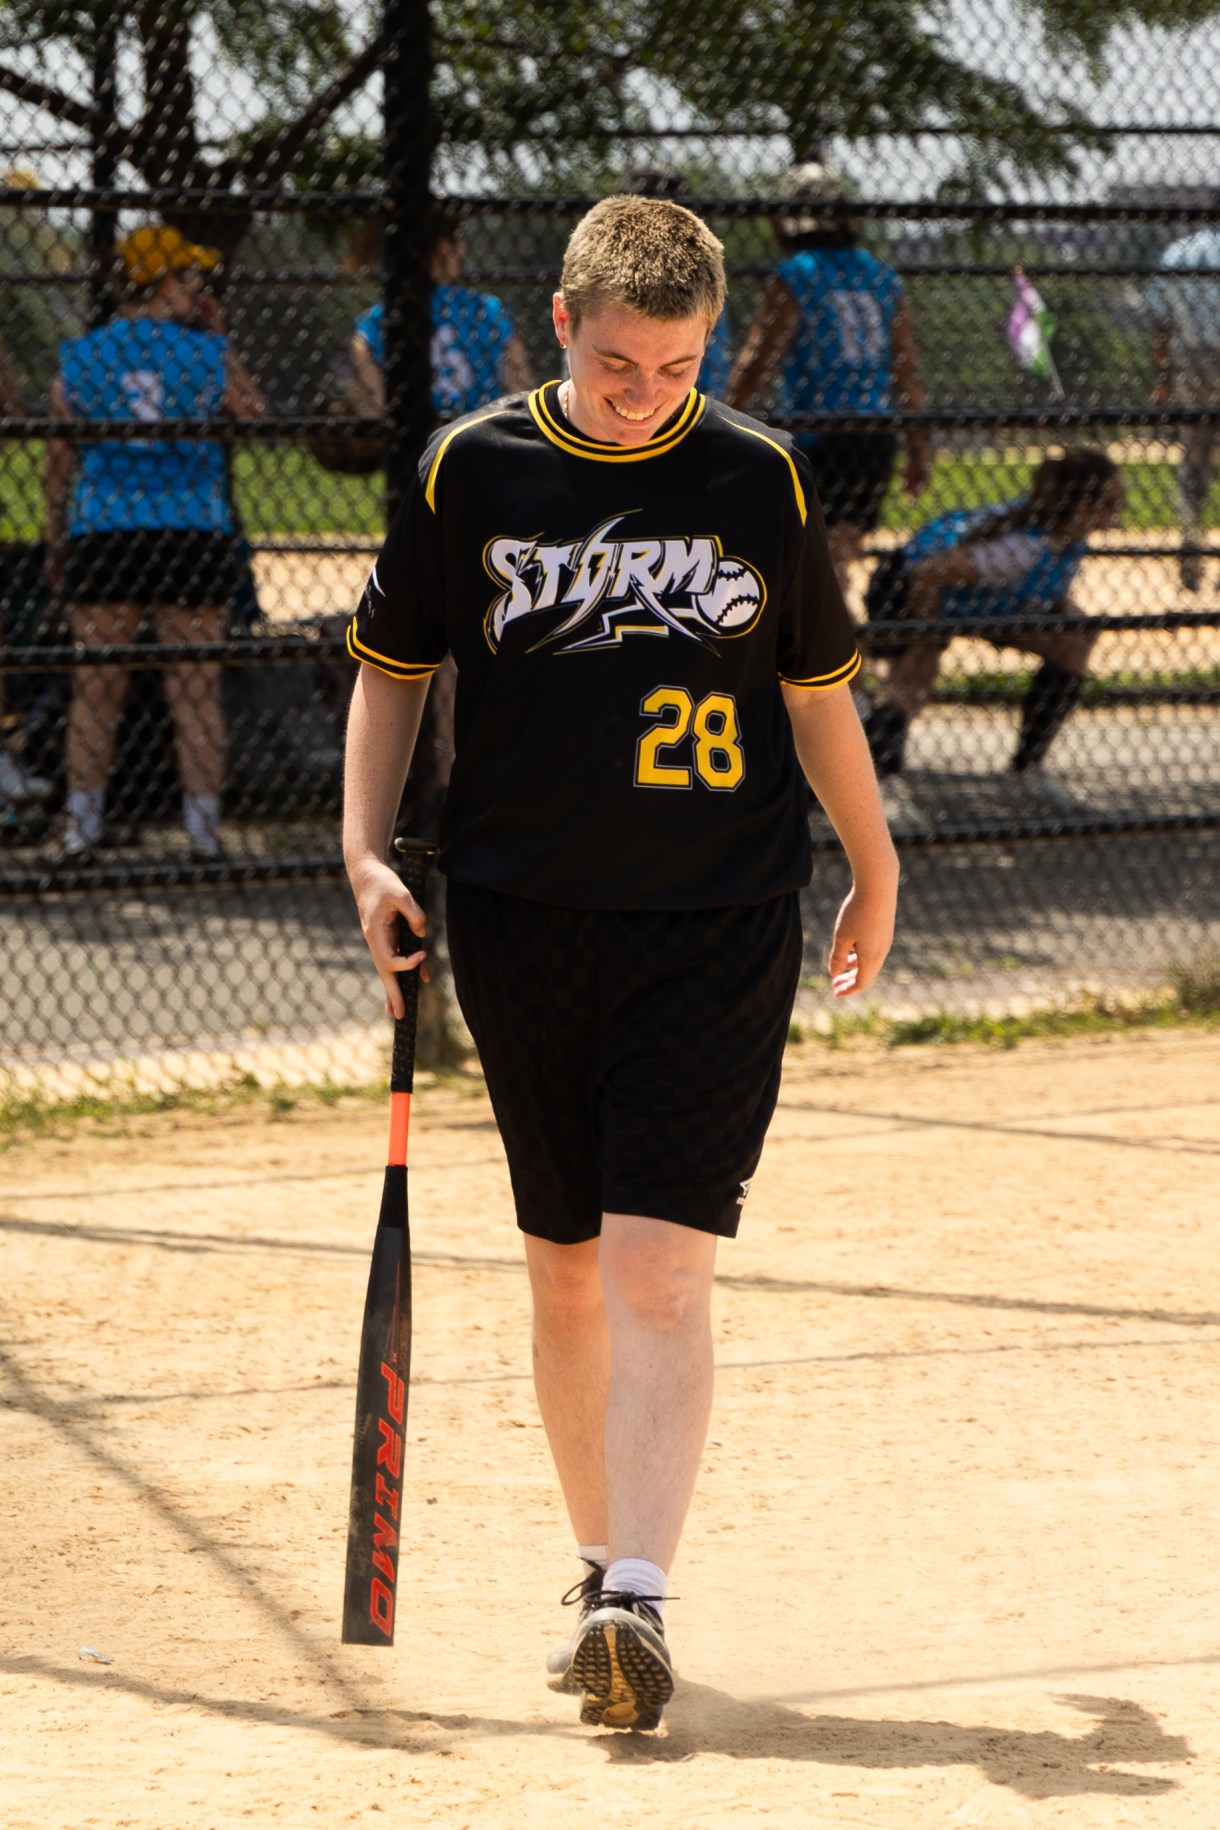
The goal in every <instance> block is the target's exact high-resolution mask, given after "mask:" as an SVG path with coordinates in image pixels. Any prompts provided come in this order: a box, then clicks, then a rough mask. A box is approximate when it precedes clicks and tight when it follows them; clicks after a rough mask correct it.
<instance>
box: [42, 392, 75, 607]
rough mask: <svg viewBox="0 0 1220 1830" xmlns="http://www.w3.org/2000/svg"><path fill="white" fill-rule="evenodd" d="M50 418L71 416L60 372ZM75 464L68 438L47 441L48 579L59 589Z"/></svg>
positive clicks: (73, 453)
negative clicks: (70, 486)
mask: <svg viewBox="0 0 1220 1830" xmlns="http://www.w3.org/2000/svg"><path fill="white" fill-rule="evenodd" d="M50 404H51V417H52V418H53V419H71V417H72V414H71V411H70V409H69V407H68V397H67V394H66V393H65V391H64V384H63V377H62V376H61V375H57V376H56V377H55V380H54V382H53V383H52V384H51V403H50ZM75 467H76V447H75V446H74V445H73V444H72V443H71V442H70V441H69V440H68V439H66V438H51V439H48V440H47V462H46V471H45V473H44V477H43V488H44V491H45V495H46V511H47V521H46V542H47V582H48V584H49V585H51V587H52V588H53V589H55V588H57V587H58V585H59V583H60V581H61V579H62V577H63V567H64V542H65V540H66V539H67V533H68V488H69V485H70V484H71V481H72V472H73V470H74V469H75Z"/></svg>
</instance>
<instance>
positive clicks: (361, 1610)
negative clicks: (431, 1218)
mask: <svg viewBox="0 0 1220 1830" xmlns="http://www.w3.org/2000/svg"><path fill="white" fill-rule="evenodd" d="M395 845H396V848H397V850H398V851H399V852H400V853H401V854H402V878H403V882H404V883H405V884H406V886H407V888H408V889H409V890H410V892H411V894H412V895H413V896H414V898H415V900H416V902H418V903H419V904H420V906H421V907H422V906H423V899H424V873H425V870H426V869H427V865H428V860H429V859H430V858H431V857H432V856H433V854H434V852H435V850H436V847H435V846H434V845H428V844H426V843H425V842H424V841H423V840H420V839H398V840H396V841H395ZM414 944H415V943H414V936H413V935H412V934H411V933H410V930H409V929H408V928H407V926H406V923H405V922H404V921H401V920H400V922H399V950H400V951H401V952H403V953H407V954H409V953H410V952H412V951H413V949H414ZM398 985H399V989H400V990H401V992H402V999H403V1005H404V1011H403V1015H402V1016H401V1017H396V1018H395V1019H394V1047H393V1052H392V1054H391V1057H390V1148H389V1153H388V1160H387V1163H386V1172H385V1181H384V1183H383V1184H382V1190H381V1213H380V1215H379V1217H378V1221H377V1233H376V1237H375V1238H374V1240H373V1262H372V1265H371V1267H370V1270H369V1287H368V1294H367V1296H366V1297H365V1299H364V1327H363V1330H362V1332H361V1336H360V1369H359V1372H358V1374H357V1377H356V1432H355V1440H354V1442H353V1445H352V1491H351V1502H350V1506H349V1509H348V1521H347V1575H346V1580H345V1583H344V1589H343V1641H344V1644H345V1645H349V1646H351V1645H354V1646H392V1645H393V1643H394V1606H395V1600H396V1597H397V1594H398V1544H399V1538H400V1536H401V1533H402V1495H403V1461H404V1456H405V1450H406V1441H407V1393H408V1390H409V1387H410V1382H411V1232H410V1224H409V1220H408V1215H407V1132H408V1129H409V1125H410V1115H411V1090H412V1087H413V1085H414V1080H415V1020H416V1015H417V1013H418V1009H419V968H418V967H415V968H414V969H413V970H412V971H410V972H400V973H399V974H398Z"/></svg>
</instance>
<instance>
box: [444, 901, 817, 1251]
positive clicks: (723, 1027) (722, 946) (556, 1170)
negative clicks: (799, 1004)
mask: <svg viewBox="0 0 1220 1830" xmlns="http://www.w3.org/2000/svg"><path fill="white" fill-rule="evenodd" d="M447 911H448V912H447V922H448V936H449V956H450V959H451V961H452V964H453V976H454V983H455V986H456V989H457V994H458V1000H459V1002H460V1004H461V1007H462V1012H463V1015H464V1016H465V1018H466V1021H467V1023H468V1024H469V1025H470V1031H471V1034H472V1035H473V1037H474V1039H475V1042H476V1043H477V1045H478V1050H479V1055H480V1058H481V1060H482V1063H483V1072H484V1074H485V1075H486V1077H487V1087H488V1091H489V1093H490V1094H491V1101H492V1106H493V1108H494V1110H495V1114H496V1121H497V1123H498V1125H499V1127H500V1135H501V1137H502V1138H503V1140H504V1149H505V1153H506V1154H507V1157H508V1167H509V1173H510V1175H511V1177H512V1185H513V1195H514V1198H515V1201H516V1207H517V1224H518V1226H519V1227H520V1228H521V1230H522V1232H525V1233H532V1234H534V1235H535V1236H536V1237H538V1238H541V1239H549V1240H552V1241H553V1242H554V1243H555V1244H557V1245H575V1244H578V1243H579V1242H580V1241H581V1240H585V1239H594V1238H596V1237H597V1235H598V1233H599V1232H600V1230H601V1217H602V1214H603V1213H621V1214H642V1215H645V1216H646V1217H648V1218H649V1219H655V1220H669V1221H673V1222H674V1223H676V1224H677V1225H679V1226H690V1227H694V1228H695V1229H696V1230H697V1231H698V1232H703V1233H718V1234H720V1235H721V1236H722V1237H724V1238H730V1239H731V1238H732V1237H733V1235H734V1234H735V1233H736V1231H737V1225H738V1222H739V1220H740V1218H741V1205H742V1202H743V1201H744V1199H745V1197H746V1194H747V1193H748V1190H749V1183H750V1178H751V1177H752V1176H753V1174H754V1171H755V1169H756V1168H757V1167H758V1160H759V1158H760V1156H761V1155H762V1147H763V1138H764V1136H765V1135H766V1130H767V1126H768V1124H769V1123H770V1120H771V1114H772V1113H773V1112H774V1110H775V1101H776V1098H777V1096H778V1093H779V1079H780V1069H781V1066H782V1063H783V1054H784V1044H785V1042H786V1040H787V1036H788V1024H789V1020H790V1017H791V1013H792V1003H793V999H794V998H795V996H796V987H797V981H798V979H799V977H800V971H801V958H802V950H803V949H802V937H801V917H800V906H799V901H798V898H797V896H796V894H795V892H793V893H792V894H790V895H786V896H781V897H777V898H775V899H774V900H772V901H769V902H764V903H759V904H757V905H755V906H753V907H747V908H728V909H699V910H694V911H685V912H681V913H676V914H674V913H667V914H654V913H651V912H648V913H641V912H638V911H637V912H633V911H620V910H605V909H570V908H557V907H555V906H553V905H551V904H549V903H539V902H531V901H528V900H527V899H526V898H524V897H520V896H508V895H504V894H503V893H502V892H500V891H497V890H486V889H477V888H475V887H474V886H473V885H471V884H468V883H459V882H456V881H455V880H454V879H452V878H451V879H450V881H449V888H448V901H447Z"/></svg>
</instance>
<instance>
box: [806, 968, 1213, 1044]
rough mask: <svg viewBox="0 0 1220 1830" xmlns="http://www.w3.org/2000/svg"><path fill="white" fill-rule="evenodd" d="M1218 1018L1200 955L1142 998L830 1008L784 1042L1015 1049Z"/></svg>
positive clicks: (1208, 971) (1208, 974)
mask: <svg viewBox="0 0 1220 1830" xmlns="http://www.w3.org/2000/svg"><path fill="white" fill-rule="evenodd" d="M1217 1021H1220V954H1214V955H1210V956H1206V955H1205V956H1203V957H1201V958H1200V959H1199V960H1196V961H1193V962H1191V963H1190V964H1188V965H1182V966H1179V967H1177V968H1175V970H1174V971H1173V973H1172V975H1171V983H1170V986H1169V989H1168V990H1166V991H1163V992H1160V993H1151V994H1149V995H1148V996H1146V997H1142V998H1131V999H1127V1000H1123V999H1110V998H1090V999H1087V1000H1085V1001H1084V1002H1082V1003H1080V1004H1076V1005H1072V1006H1070V1007H1066V1008H1063V1009H1049V1010H1041V1011H1031V1012H1029V1013H1028V1014H1027V1015H1025V1016H1019V1017H980V1016H960V1015H957V1014H956V1013H955V1012H953V1011H947V1010H940V1011H930V1012H929V1013H928V1015H927V1016H923V1017H887V1016H885V1015H884V1014H883V1013H882V1012H881V1011H879V1010H876V1009H873V1010H865V1011H861V1012H860V1013H859V1014H857V1013H855V1012H854V1011H838V1010H836V1011H833V1012H832V1013H831V1017H830V1023H829V1026H827V1025H825V1024H823V1025H818V1024H812V1023H801V1022H793V1023H792V1024H791V1025H790V1026H789V1031H788V1040H789V1041H790V1042H793V1043H799V1042H818V1043H821V1045H822V1046H823V1047H824V1048H831V1049H837V1048H842V1047H844V1045H845V1044H847V1043H850V1042H854V1041H874V1042H880V1043H881V1044H882V1045H883V1046H884V1047H886V1048H911V1047H918V1046H921V1045H927V1044H929V1043H938V1044H944V1043H953V1042H974V1043H983V1044H986V1045H987V1046H989V1047H992V1048H1016V1047H1017V1045H1018V1043H1020V1042H1031V1041H1036V1040H1039V1039H1041V1038H1045V1037H1048V1036H1090V1035H1110V1034H1116V1033H1121V1032H1123V1031H1127V1030H1135V1029H1171V1028H1179V1027H1181V1028H1184V1027H1188V1026H1195V1025H1198V1024H1206V1025H1209V1026H1210V1025H1211V1024H1212V1023H1215V1022H1217Z"/></svg>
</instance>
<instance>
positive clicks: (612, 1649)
mask: <svg viewBox="0 0 1220 1830" xmlns="http://www.w3.org/2000/svg"><path fill="white" fill-rule="evenodd" d="M572 1678H573V1680H574V1681H575V1686H576V1688H577V1689H579V1690H581V1691H582V1692H583V1693H584V1699H585V1700H584V1703H583V1704H582V1705H581V1711H580V1719H581V1721H582V1722H587V1723H588V1724H589V1725H590V1727H592V1728H659V1727H660V1724H661V1711H662V1710H663V1709H664V1707H665V1705H666V1704H667V1703H668V1701H669V1699H670V1697H671V1696H672V1695H673V1693H674V1668H673V1662H672V1660H671V1659H670V1656H669V1648H668V1646H667V1645H666V1644H665V1629H664V1628H663V1627H662V1625H661V1616H660V1614H658V1612H657V1610H656V1608H655V1606H654V1605H653V1598H652V1597H650V1596H647V1595H632V1594H629V1593H624V1594H616V1593H614V1592H608V1591H606V1590H604V1589H603V1591H602V1593H601V1595H600V1597H599V1598H598V1602H597V1606H596V1607H595V1608H593V1609H591V1610H590V1613H589V1615H588V1618H587V1619H586V1620H585V1622H584V1623H583V1625H582V1626H581V1627H580V1629H579V1631H578V1632H577V1635H576V1644H575V1647H574V1649H573V1653H572Z"/></svg>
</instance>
